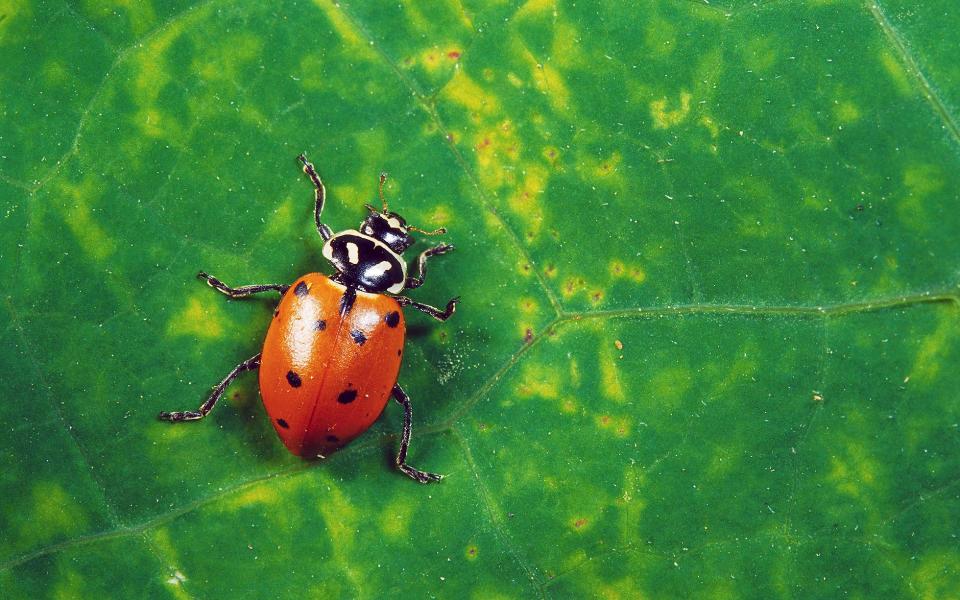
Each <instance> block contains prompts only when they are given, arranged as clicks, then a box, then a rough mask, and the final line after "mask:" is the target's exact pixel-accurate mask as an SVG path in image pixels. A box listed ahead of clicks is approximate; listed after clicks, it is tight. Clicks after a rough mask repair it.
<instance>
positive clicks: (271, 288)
mask: <svg viewBox="0 0 960 600" xmlns="http://www.w3.org/2000/svg"><path fill="white" fill-rule="evenodd" d="M197 277H199V278H200V279H205V280H206V281H207V285H209V286H210V287H212V288H213V289H215V290H217V291H218V292H220V293H222V294H226V295H227V296H230V297H231V298H244V297H246V296H250V295H251V294H259V293H260V292H280V294H281V295H282V294H284V293H286V291H287V290H288V289H290V286H289V285H280V284H277V283H268V284H265V285H241V286H240V287H236V288H232V287H230V286H228V285H227V284H225V283H224V282H222V281H220V280H219V279H217V278H216V277H214V276H213V275H209V274H207V273H204V272H203V271H200V272H199V273H197Z"/></svg>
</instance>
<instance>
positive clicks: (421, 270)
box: [404, 244, 453, 290]
mask: <svg viewBox="0 0 960 600" xmlns="http://www.w3.org/2000/svg"><path fill="white" fill-rule="evenodd" d="M451 250H453V244H440V245H437V246H434V247H433V248H428V249H426V250H424V251H423V252H421V253H420V256H419V257H418V258H417V276H416V277H407V282H406V283H405V284H404V287H405V288H407V289H411V290H412V289H416V288H418V287H420V286H421V285H423V278H424V277H426V276H427V259H428V258H430V257H431V256H438V255H440V254H446V253H447V252H450V251H451Z"/></svg>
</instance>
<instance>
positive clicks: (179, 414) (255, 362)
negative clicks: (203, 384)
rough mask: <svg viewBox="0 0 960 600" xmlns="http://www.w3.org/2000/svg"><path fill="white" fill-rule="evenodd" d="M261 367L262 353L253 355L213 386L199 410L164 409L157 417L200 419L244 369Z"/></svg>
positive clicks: (185, 419) (174, 420)
mask: <svg viewBox="0 0 960 600" xmlns="http://www.w3.org/2000/svg"><path fill="white" fill-rule="evenodd" d="M259 367H260V354H259V353H258V354H257V355H256V356H251V357H250V358H248V359H247V360H245V361H243V362H242V363H240V364H239V365H237V366H236V367H234V368H233V370H232V371H230V373H229V374H228V375H227V376H226V377H224V378H223V381H221V382H220V383H218V384H217V387H215V388H213V392H212V393H211V394H210V397H209V398H207V401H206V402H204V403H203V404H201V405H200V408H198V409H197V410H185V411H176V412H166V411H162V412H161V413H160V414H159V415H157V418H159V419H160V420H161V421H170V422H171V423H179V422H181V421H198V420H200V419H202V418H204V417H205V416H207V414H209V413H210V411H211V410H213V407H214V406H215V405H216V404H217V400H219V399H220V397H221V396H223V392H224V391H225V390H226V389H227V386H228V385H230V382H231V381H233V380H234V379H236V378H237V376H238V375H240V373H243V372H244V371H253V370H254V369H257V368H259Z"/></svg>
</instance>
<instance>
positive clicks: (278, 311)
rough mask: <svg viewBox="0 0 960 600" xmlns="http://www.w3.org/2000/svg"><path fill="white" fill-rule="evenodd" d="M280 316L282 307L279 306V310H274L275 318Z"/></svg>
mask: <svg viewBox="0 0 960 600" xmlns="http://www.w3.org/2000/svg"><path fill="white" fill-rule="evenodd" d="M279 316H280V308H279V307H278V308H277V310H275V311H273V318H274V319H276V318H277V317H279Z"/></svg>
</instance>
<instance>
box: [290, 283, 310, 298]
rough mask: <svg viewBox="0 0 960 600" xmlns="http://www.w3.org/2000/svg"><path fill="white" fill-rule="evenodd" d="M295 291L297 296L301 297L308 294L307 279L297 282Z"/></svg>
mask: <svg viewBox="0 0 960 600" xmlns="http://www.w3.org/2000/svg"><path fill="white" fill-rule="evenodd" d="M293 293H294V294H296V295H297V296H299V297H301V298H303V297H304V296H306V295H307V283H306V282H305V281H301V282H300V283H298V284H297V287H295V288H293Z"/></svg>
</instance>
